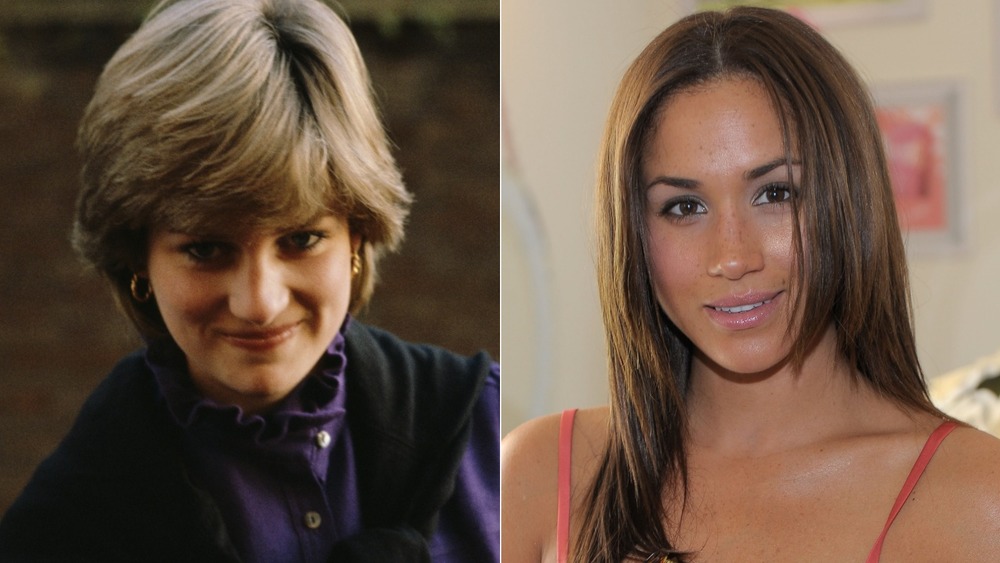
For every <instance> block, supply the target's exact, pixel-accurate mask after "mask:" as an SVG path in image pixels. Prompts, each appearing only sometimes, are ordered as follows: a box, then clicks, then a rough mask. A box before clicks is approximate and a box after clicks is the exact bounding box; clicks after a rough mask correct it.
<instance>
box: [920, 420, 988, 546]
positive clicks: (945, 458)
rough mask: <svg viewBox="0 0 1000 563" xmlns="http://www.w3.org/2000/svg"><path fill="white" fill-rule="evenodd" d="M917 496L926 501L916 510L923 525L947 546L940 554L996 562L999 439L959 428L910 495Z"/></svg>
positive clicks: (937, 542) (929, 535) (926, 533)
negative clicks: (920, 508)
mask: <svg viewBox="0 0 1000 563" xmlns="http://www.w3.org/2000/svg"><path fill="white" fill-rule="evenodd" d="M921 489H922V492H921ZM920 500H925V501H926V502H924V503H920V502H919V501H920ZM914 501H915V504H918V505H919V504H923V505H924V506H923V507H922V508H924V510H919V511H915V512H919V513H920V514H921V515H922V517H921V518H919V520H923V522H924V525H923V526H918V529H919V528H922V529H923V530H922V537H924V538H934V539H933V543H934V544H935V547H938V546H940V547H941V548H942V549H943V550H944V552H943V553H940V554H939V555H940V556H942V557H945V559H949V560H953V561H959V560H960V561H995V560H996V554H997V552H998V551H1000V439H997V438H996V437H994V436H991V435H989V434H987V433H985V432H981V431H979V430H976V429H974V428H970V427H967V426H960V427H958V428H956V429H955V430H954V431H953V432H952V433H951V434H950V435H949V436H948V438H947V439H946V440H945V441H944V442H943V443H942V444H941V446H940V448H939V449H938V452H937V453H936V454H935V456H934V459H933V460H932V462H931V463H930V465H928V467H927V471H926V473H925V474H924V476H923V477H922V478H921V483H919V484H918V488H917V490H916V491H915V494H914V495H913V496H911V503H914ZM928 548H929V549H931V550H933V549H934V548H931V547H930V546H928ZM939 560H944V559H939Z"/></svg>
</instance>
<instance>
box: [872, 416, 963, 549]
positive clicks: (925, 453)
mask: <svg viewBox="0 0 1000 563" xmlns="http://www.w3.org/2000/svg"><path fill="white" fill-rule="evenodd" d="M956 426H958V425H957V424H956V423H955V422H952V421H950V420H948V421H945V422H943V423H941V426H938V427H937V428H936V429H935V430H934V432H931V435H930V437H929V438H927V443H925V444H924V449H923V450H921V451H920V455H919V456H917V461H916V463H914V464H913V469H911V470H910V474H909V476H907V477H906V481H905V482H904V483H903V489H902V490H901V491H899V496H897V497H896V503H895V504H893V505H892V510H891V511H890V512H889V519H888V520H886V522H885V527H884V528H882V533H881V534H879V536H878V539H877V540H875V545H874V546H872V550H871V552H870V553H869V554H868V559H866V560H865V563H878V560H879V557H881V556H882V543H883V542H885V536H886V534H888V533H889V528H890V527H891V526H892V522H893V521H894V520H895V519H896V515H898V514H899V511H900V510H902V509H903V505H904V504H906V500H907V499H908V498H910V493H912V492H913V488H914V487H916V486H917V481H919V480H920V476H921V475H923V474H924V470H925V469H927V464H928V463H930V462H931V458H932V457H934V453H935V452H936V451H937V449H938V446H940V445H941V442H943V441H944V439H945V438H946V437H947V436H948V434H950V433H951V431H952V430H954V429H955V427H956Z"/></svg>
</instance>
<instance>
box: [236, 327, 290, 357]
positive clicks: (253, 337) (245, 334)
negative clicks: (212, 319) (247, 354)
mask: <svg viewBox="0 0 1000 563" xmlns="http://www.w3.org/2000/svg"><path fill="white" fill-rule="evenodd" d="M297 328H298V323H290V324H286V325H281V326H276V327H273V328H268V329H263V330H220V331H218V332H219V335H220V336H222V338H223V339H225V340H226V341H227V342H229V343H230V344H232V345H234V346H237V347H239V348H245V349H248V350H254V351H264V350H268V349H271V348H275V347H277V346H279V345H281V344H282V343H284V342H286V341H288V340H289V339H290V338H292V336H293V335H294V334H295V330H296V329H297Z"/></svg>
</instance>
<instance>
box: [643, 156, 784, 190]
mask: <svg viewBox="0 0 1000 563" xmlns="http://www.w3.org/2000/svg"><path fill="white" fill-rule="evenodd" d="M799 164H801V163H800V162H799V161H797V160H791V161H790V160H788V159H787V158H785V157H780V158H776V159H774V160H772V161H770V162H768V163H766V164H762V165H760V166H757V167H756V168H751V169H750V170H747V171H746V172H744V173H743V178H744V179H745V180H747V181H750V180H756V179H757V178H760V177H761V176H764V175H766V174H767V173H768V172H771V171H772V170H774V169H776V168H780V167H782V166H796V165H799ZM657 184H664V185H666V186H673V187H675V188H681V189H685V190H697V189H698V188H699V187H701V182H699V181H698V180H692V179H690V178H678V177H675V176H657V177H656V178H653V181H651V182H650V183H649V184H648V185H647V186H646V189H647V190H648V189H650V188H652V187H653V186H655V185H657Z"/></svg>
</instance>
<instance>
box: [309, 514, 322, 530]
mask: <svg viewBox="0 0 1000 563" xmlns="http://www.w3.org/2000/svg"><path fill="white" fill-rule="evenodd" d="M305 522H306V527H307V528H309V529H310V530H315V529H316V528H319V525H320V524H322V523H323V518H322V517H321V516H320V515H319V512H312V511H309V512H306V517H305Z"/></svg>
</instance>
